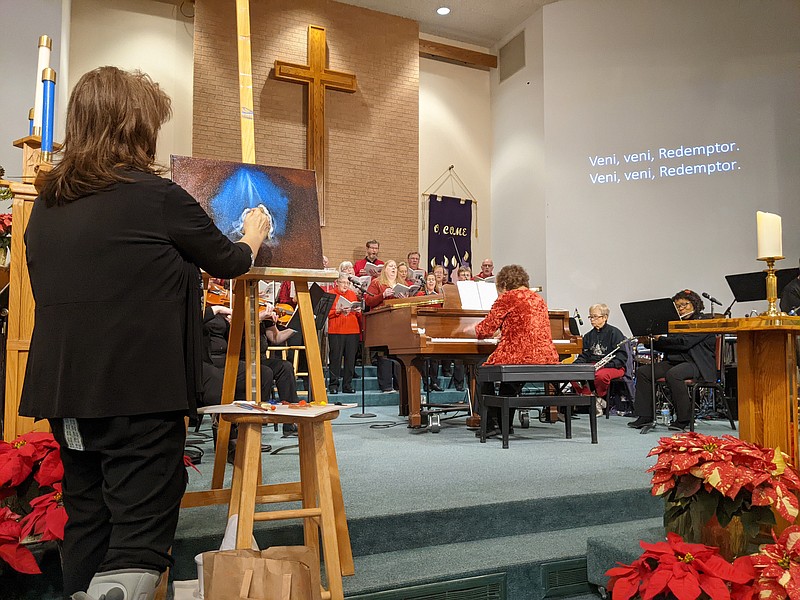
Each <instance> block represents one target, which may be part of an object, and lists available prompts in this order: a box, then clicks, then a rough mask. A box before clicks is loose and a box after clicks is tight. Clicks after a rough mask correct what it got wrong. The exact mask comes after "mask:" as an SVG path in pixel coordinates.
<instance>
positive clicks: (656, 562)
mask: <svg viewBox="0 0 800 600" xmlns="http://www.w3.org/2000/svg"><path fill="white" fill-rule="evenodd" d="M639 544H640V545H641V547H642V549H643V550H644V552H643V553H642V555H641V556H640V557H639V558H637V559H636V560H635V561H633V563H632V564H630V565H623V564H620V566H618V567H614V568H612V569H609V570H608V571H606V575H608V576H609V577H610V580H609V583H608V589H609V590H612V591H613V595H614V600H630V598H633V597H641V598H642V600H652V599H653V598H655V597H656V596H659V595H661V594H669V595H672V596H674V597H675V598H677V599H678V600H696V599H697V598H699V597H700V595H701V594H702V593H705V594H706V595H708V596H709V597H710V598H711V600H730V598H731V592H730V587H729V586H731V585H734V584H735V585H738V586H746V585H747V584H749V583H750V582H751V581H752V580H753V576H754V572H753V567H752V565H751V564H750V563H749V562H747V561H744V560H741V559H737V561H736V562H735V563H734V564H731V563H729V562H728V561H726V560H725V559H724V558H722V557H721V556H720V555H719V549H718V548H712V547H711V546H705V545H703V544H689V543H686V542H684V541H683V539H682V538H681V537H680V536H679V535H677V534H675V533H668V534H667V541H665V542H657V543H655V544H648V543H646V542H639Z"/></svg>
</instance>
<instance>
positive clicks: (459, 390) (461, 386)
mask: <svg viewBox="0 0 800 600" xmlns="http://www.w3.org/2000/svg"><path fill="white" fill-rule="evenodd" d="M456 391H457V392H463V391H464V386H463V385H457V386H456Z"/></svg>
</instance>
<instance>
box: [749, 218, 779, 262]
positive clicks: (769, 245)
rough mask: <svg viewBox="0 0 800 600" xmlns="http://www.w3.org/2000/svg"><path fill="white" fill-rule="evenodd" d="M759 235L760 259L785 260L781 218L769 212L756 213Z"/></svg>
mask: <svg viewBox="0 0 800 600" xmlns="http://www.w3.org/2000/svg"><path fill="white" fill-rule="evenodd" d="M756 232H757V234H758V258H759V259H764V258H776V257H780V258H783V235H782V233H781V218H780V216H779V215H775V214H772V213H768V212H761V211H760V210H759V211H757V212H756Z"/></svg>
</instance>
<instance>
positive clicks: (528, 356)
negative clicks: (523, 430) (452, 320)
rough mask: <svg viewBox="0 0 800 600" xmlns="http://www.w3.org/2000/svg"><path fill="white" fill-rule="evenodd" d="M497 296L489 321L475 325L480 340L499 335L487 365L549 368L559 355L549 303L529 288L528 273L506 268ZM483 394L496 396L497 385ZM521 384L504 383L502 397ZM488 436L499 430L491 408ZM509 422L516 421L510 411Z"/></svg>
mask: <svg viewBox="0 0 800 600" xmlns="http://www.w3.org/2000/svg"><path fill="white" fill-rule="evenodd" d="M496 284H497V292H498V294H499V295H498V297H497V300H495V302H494V304H493V305H492V309H491V310H490V311H489V314H488V315H486V318H485V319H484V320H483V321H481V322H480V323H478V324H477V325H476V326H475V334H476V336H477V337H478V339H484V338H489V337H493V336H496V333H497V332H499V334H500V340H499V342H498V344H497V349H496V350H495V351H494V352H492V354H490V355H489V358H487V359H486V363H485V364H487V365H538V364H542V365H549V364H555V363H557V362H558V352H556V348H555V346H554V345H553V337H552V334H551V332H550V317H549V315H548V312H547V304H546V303H545V301H544V300H543V299H542V297H541V296H539V294H537V293H536V292H534V291H532V290H530V289H529V287H530V282H529V278H528V274H527V273H526V272H525V269H523V268H522V267H521V266H519V265H506V266H505V267H503V268H502V269H500V272H499V273H498V274H497V280H496ZM484 386H485V387H484V389H482V390H481V393H483V394H494V384H492V383H489V384H484ZM521 389H522V385H521V384H511V383H503V384H501V385H500V395H501V396H515V395H518V394H519V392H520V391H521ZM487 418H488V419H489V422H488V423H487V426H486V430H487V435H489V433H491V434H492V435H496V434H497V433H499V430H500V425H499V422H500V409H499V408H496V407H490V408H489V412H488V415H487ZM509 421H510V422H513V421H514V410H513V409H512V410H511V414H510V416H509Z"/></svg>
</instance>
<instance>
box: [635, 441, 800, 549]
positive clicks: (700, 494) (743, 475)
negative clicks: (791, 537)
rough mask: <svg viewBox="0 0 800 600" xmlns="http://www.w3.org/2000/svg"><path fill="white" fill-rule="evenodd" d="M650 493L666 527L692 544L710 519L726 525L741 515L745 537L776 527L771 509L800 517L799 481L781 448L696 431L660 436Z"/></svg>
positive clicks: (651, 454) (753, 536) (790, 519)
mask: <svg viewBox="0 0 800 600" xmlns="http://www.w3.org/2000/svg"><path fill="white" fill-rule="evenodd" d="M649 456H657V457H658V459H657V461H656V464H655V465H654V466H653V467H652V468H651V469H649V471H650V472H652V473H653V478H652V480H651V484H652V494H653V495H654V496H663V497H664V499H665V501H666V503H667V509H666V511H665V516H664V524H665V526H666V527H667V528H668V529H672V530H674V531H678V532H679V533H682V534H683V535H684V537H686V538H687V539H691V540H699V531H700V529H701V528H702V527H703V525H704V524H705V523H706V522H708V520H709V519H711V518H712V517H713V516H714V515H716V517H717V520H718V521H719V522H720V524H721V525H722V526H723V527H725V526H726V525H727V524H728V523H729V522H730V520H731V519H732V518H733V517H739V518H741V520H742V524H743V526H744V527H745V533H746V535H747V538H748V539H751V540H752V539H754V538H755V536H757V535H758V532H759V530H760V529H761V527H762V526H771V525H773V524H774V523H775V520H774V517H773V515H772V512H771V510H770V507H774V508H775V510H776V511H777V512H778V513H779V514H780V515H781V516H783V517H784V518H785V519H786V520H788V521H794V519H795V518H796V517H797V516H798V514H800V502H798V499H797V493H798V492H800V477H798V474H797V471H795V469H794V468H793V467H792V466H790V465H789V464H787V458H788V457H787V456H786V455H785V454H783V453H782V452H781V451H780V450H779V449H772V448H762V447H760V446H757V445H756V444H753V443H751V442H746V441H743V440H740V439H738V438H735V437H733V436H729V435H726V436H722V437H714V436H708V435H702V434H699V433H696V432H692V433H684V434H680V435H675V436H673V437H669V438H666V437H665V438H661V439H660V440H659V443H658V446H657V447H655V448H653V449H652V450H651V451H650V454H649Z"/></svg>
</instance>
